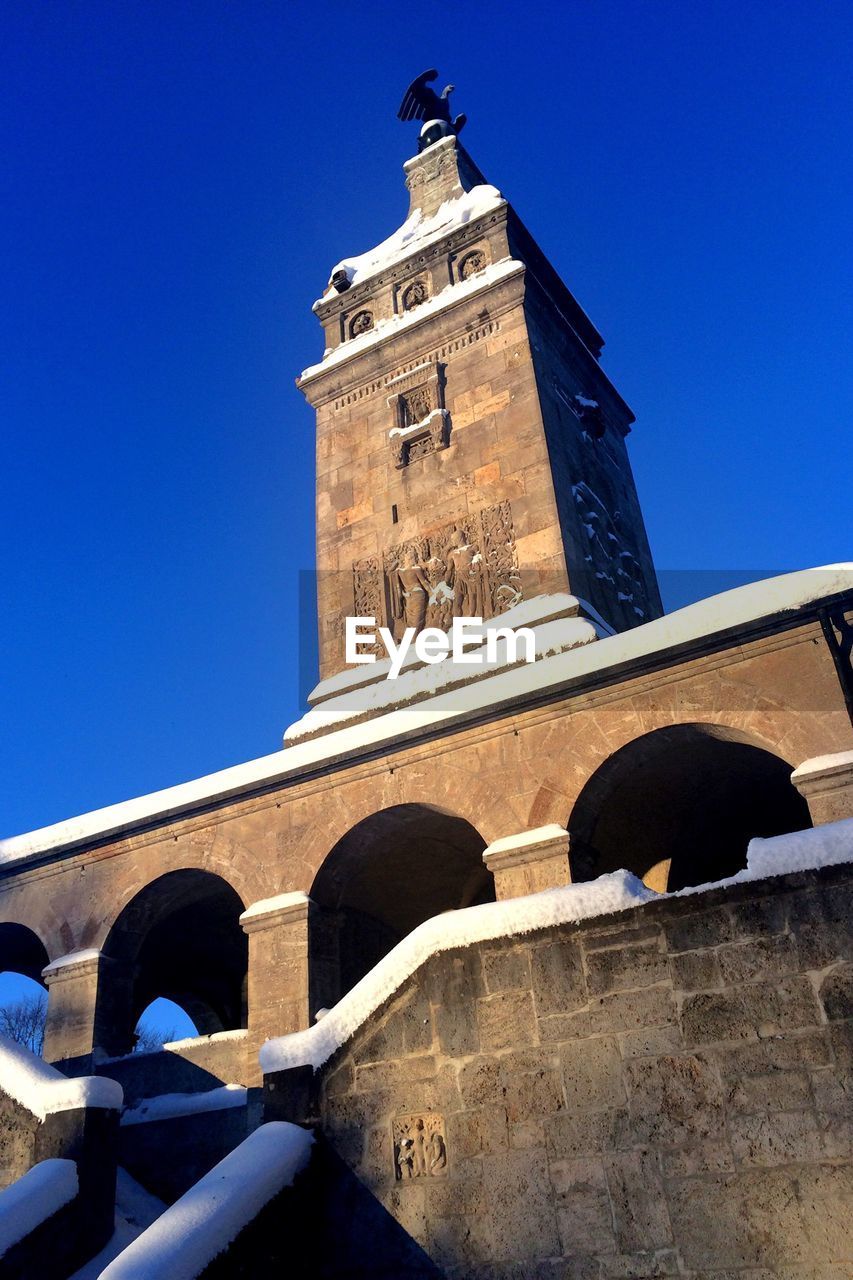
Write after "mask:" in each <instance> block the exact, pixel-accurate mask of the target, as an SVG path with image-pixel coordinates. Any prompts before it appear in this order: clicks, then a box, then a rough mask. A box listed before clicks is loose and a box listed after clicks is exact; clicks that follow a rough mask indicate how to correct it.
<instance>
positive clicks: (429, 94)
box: [397, 67, 467, 151]
mask: <svg viewBox="0 0 853 1280" xmlns="http://www.w3.org/2000/svg"><path fill="white" fill-rule="evenodd" d="M437 79H438V71H437V70H436V69H435V67H432V68H431V69H430V70H429V71H422V72H421V74H420V75H419V76H417V77H416V79H414V80H413V81H412V83H411V84H410V85H409V87H408V89H407V90H406V92H405V93H404V94H403V101H402V102H401V103H400V109H399V111H398V112H397V118H398V120H403V121H407V120H423V121H424V127H423V129H422V130H421V136H420V139H419V142H418V150H419V151H423V150H424V149H425V148H426V147H430V146H432V144H433V143H434V142H438V140H439V138H446V137H448V136H449V135H450V134H457V133H459V132H460V131H461V129H462V127H463V126H464V124H465V121H466V119H467V116H464V115H459V116H457V117H456V119H455V120H454V119H453V118H452V117H451V114H450V95H451V93H453V92H455V87H456V86H455V85H452V84H449V85H447V86H446V87H445V88H444V89H442V91H441V93H436V91H435V89H432V88H430V85H431V83H432V81H433V80H437Z"/></svg>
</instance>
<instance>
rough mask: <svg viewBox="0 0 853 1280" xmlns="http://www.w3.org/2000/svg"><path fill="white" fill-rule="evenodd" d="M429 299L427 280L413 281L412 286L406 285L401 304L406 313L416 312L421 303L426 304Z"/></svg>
mask: <svg viewBox="0 0 853 1280" xmlns="http://www.w3.org/2000/svg"><path fill="white" fill-rule="evenodd" d="M428 297H429V289H428V288H427V283H426V281H425V280H413V281H412V283H411V284H409V285H406V288H405V289H404V290H403V293H402V296H401V299H400V301H401V303H402V306H403V310H404V311H414V309H415V307H419V306H420V305H421V303H423V302H426V300H427V298H428Z"/></svg>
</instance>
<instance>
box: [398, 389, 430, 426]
mask: <svg viewBox="0 0 853 1280" xmlns="http://www.w3.org/2000/svg"><path fill="white" fill-rule="evenodd" d="M401 399H402V404H403V426H404V427H411V426H414V424H415V423H416V422H423V420H424V418H428V417H429V415H430V413H431V412H432V409H433V403H432V397H431V396H430V393H429V387H426V386H423V387H415V388H414V389H413V390H412V391H407V392H406V393H405V395H403V396H402V397H401Z"/></svg>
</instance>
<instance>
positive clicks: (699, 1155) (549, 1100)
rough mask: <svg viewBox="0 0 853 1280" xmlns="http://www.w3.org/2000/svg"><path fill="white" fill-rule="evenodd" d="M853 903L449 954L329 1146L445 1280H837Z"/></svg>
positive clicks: (734, 907) (387, 1014)
mask: <svg viewBox="0 0 853 1280" xmlns="http://www.w3.org/2000/svg"><path fill="white" fill-rule="evenodd" d="M852 908H853V869H851V868H849V867H848V868H835V869H831V870H826V871H824V872H821V873H809V874H801V875H797V876H788V877H784V878H780V879H774V880H769V881H764V882H761V883H757V884H752V885H739V886H734V887H729V888H727V889H718V890H714V891H711V892H708V893H704V894H699V895H694V896H688V897H684V898H680V899H661V901H659V902H653V903H651V904H648V905H646V906H644V907H642V908H639V909H637V910H634V911H632V912H624V913H621V914H620V915H619V916H611V917H610V918H608V919H598V920H590V921H587V922H584V923H582V924H580V925H575V926H567V927H563V928H560V929H551V930H547V931H543V932H540V933H537V934H533V935H530V936H528V937H526V938H524V939H521V940H517V939H516V940H513V939H508V940H506V941H503V942H491V943H488V944H481V945H477V946H472V947H470V948H467V949H463V950H459V951H456V952H453V953H448V954H445V955H441V956H438V957H435V958H434V959H433V960H431V961H430V962H428V963H427V964H426V965H424V966H423V967H422V968H421V969H420V970H419V971H418V972H417V973H416V974H415V975H414V976H413V977H412V978H411V979H409V980H408V981H407V982H406V983H405V984H404V985H403V987H402V988H401V990H400V992H399V994H398V996H397V997H395V999H394V1000H393V1002H392V1003H391V1004H390V1005H389V1006H387V1007H386V1008H385V1009H384V1010H383V1011H381V1013H380V1014H378V1015H377V1016H376V1017H374V1018H372V1019H371V1020H370V1021H369V1023H368V1024H367V1025H365V1026H364V1027H363V1028H362V1029H361V1031H360V1032H359V1033H358V1034H357V1035H356V1036H355V1037H354V1038H353V1040H352V1041H351V1042H350V1043H349V1045H348V1046H346V1047H345V1049H344V1050H342V1051H341V1053H340V1054H339V1055H338V1057H337V1058H336V1059H335V1060H333V1061H332V1062H331V1063H330V1064H329V1066H328V1067H327V1068H326V1069H325V1071H324V1072H323V1073H322V1075H321V1078H320V1081H319V1094H318V1096H317V1098H316V1100H315V1109H316V1111H317V1113H318V1115H319V1118H320V1123H321V1126H322V1129H323V1131H324V1133H325V1134H326V1135H327V1136H328V1138H329V1139H330V1141H331V1142H332V1144H333V1145H334V1147H335V1148H336V1149H337V1151H338V1152H339V1153H340V1155H341V1156H342V1157H343V1158H344V1160H346V1162H347V1163H348V1164H349V1165H350V1166H351V1167H352V1169H353V1170H354V1172H355V1174H356V1175H357V1177H358V1178H359V1179H360V1180H361V1181H362V1182H363V1183H364V1184H366V1185H367V1187H369V1188H370V1189H371V1190H372V1191H373V1192H374V1194H375V1195H376V1197H377V1198H378V1200H379V1201H380V1203H381V1204H382V1205H383V1206H384V1207H385V1208H386V1209H387V1210H388V1211H389V1212H390V1213H392V1214H393V1215H394V1217H395V1218H396V1219H397V1220H398V1221H399V1222H400V1223H401V1224H402V1225H403V1226H404V1227H405V1228H406V1230H407V1231H409V1232H410V1233H411V1235H412V1236H413V1237H414V1238H415V1240H417V1241H418V1242H419V1243H420V1244H421V1245H422V1246H423V1247H424V1249H425V1250H426V1251H427V1253H428V1254H429V1255H430V1256H431V1257H432V1258H433V1259H434V1261H435V1262H436V1263H437V1264H438V1265H439V1266H441V1267H442V1269H444V1270H445V1272H446V1274H447V1275H448V1276H450V1277H462V1276H465V1277H469V1276H470V1277H485V1276H488V1277H489V1278H490V1280H498V1278H500V1280H503V1278H504V1277H506V1278H507V1280H508V1278H509V1277H513V1280H516V1278H518V1280H521V1277H524V1278H525V1280H529V1278H530V1277H540V1276H542V1277H545V1276H547V1277H554V1278H556V1277H558V1276H559V1277H564V1276H571V1277H584V1278H586V1277H596V1280H603V1278H604V1277H614V1278H615V1277H622V1278H624V1280H627V1278H628V1277H640V1276H652V1275H655V1276H657V1275H668V1274H679V1275H688V1276H692V1277H695V1280H699V1277H715V1278H716V1280H724V1278H725V1280H731V1277H732V1275H733V1273H735V1272H736V1273H737V1274H738V1275H739V1276H741V1275H742V1276H743V1277H744V1280H775V1278H777V1277H778V1278H779V1280H782V1277H784V1280H794V1278H795V1277H803V1280H806V1277H808V1280H840V1278H841V1276H843V1275H849V1274H850V1270H849V1268H850V1267H851V1265H853V1229H851V1215H850V1204H851V1203H853V1200H851V1197H853V1160H851V1113H850V1087H851V1060H853V1035H851V1031H852V1030H853V1022H851V1017H853V1007H851V990H853V964H851V958H853V957H851V952H853V940H852V939H851V917H853V910H851V909H852ZM270 1096H271V1097H275V1095H270ZM279 1096H280V1095H279ZM294 1118H295V1117H294ZM434 1132H437V1133H438V1135H439V1137H438V1138H437V1139H433V1138H432V1137H431V1135H432V1133H434ZM419 1135H422V1136H423V1137H424V1138H426V1142H425V1143H423V1152H422V1153H421V1152H420V1150H419V1146H420V1137H419ZM744 1269H745V1270H744Z"/></svg>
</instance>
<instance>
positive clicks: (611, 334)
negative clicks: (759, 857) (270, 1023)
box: [0, 0, 853, 835]
mask: <svg viewBox="0 0 853 1280" xmlns="http://www.w3.org/2000/svg"><path fill="white" fill-rule="evenodd" d="M0 21H2V31H0V61H2V67H0V72H2V74H0V85H2V88H0V93H2V98H3V102H2V111H1V112H0V129H2V134H3V136H2V151H3V156H4V160H3V166H2V176H0V183H2V191H0V257H2V269H1V270H0V279H2V285H3V294H4V296H3V305H2V308H0V326H2V335H0V346H1V347H2V365H0V421H2V429H3V475H4V485H3V498H4V502H3V513H2V514H3V519H2V529H3V539H2V578H0V592H2V655H1V656H2V689H1V690H0V722H2V735H0V752H2V759H0V788H1V789H2V798H0V834H4V835H5V834H12V833H14V832H18V831H21V830H27V829H29V828H32V827H36V826H40V825H43V824H45V823H48V822H52V821H56V820H59V819H61V818H63V817H66V816H69V815H71V814H73V813H78V812H82V811H85V810H87V809H90V808H94V807H96V806H100V805H103V804H108V803H111V802H113V801H116V800H121V799H124V798H126V797H128V796H132V795H138V794H141V793H144V792H147V791H150V790H153V789H155V788H158V787H163V786H168V785H170V784H172V783H175V782H179V781H182V780H184V779H186V778H190V777H194V776H198V775H200V774H203V773H206V772H209V771H211V770H213V769H218V768H221V767H223V766H225V765H228V764H232V763H235V762H238V761H241V760H245V759H249V758H251V757H253V756H256V755H262V754H264V753H266V752H268V751H272V750H275V749H276V748H277V747H278V745H279V743H280V737H281V732H282V730H283V728H284V727H285V725H286V724H287V723H289V722H290V721H291V720H292V719H294V718H295V717H296V716H297V714H298V713H299V710H300V707H299V695H298V687H297V684H298V682H297V674H298V672H297V667H298V663H297V655H296V653H295V646H294V641H293V636H294V635H295V633H296V630H297V616H296V615H297V604H298V586H297V573H298V570H299V569H301V568H310V567H311V565H312V559H313V420H312V415H311V413H310V411H309V410H308V408H307V406H306V405H305V404H304V403H303V401H302V398H301V396H300V395H299V393H298V392H297V391H296V390H295V388H294V385H293V379H294V377H295V375H296V374H297V373H298V372H299V370H300V369H301V368H302V367H303V366H305V365H307V364H309V363H311V362H312V361H314V360H316V359H317V358H318V357H319V354H320V352H321V349H322V341H321V335H320V330H319V327H318V325H317V323H316V321H315V319H314V317H313V315H312V313H311V303H312V301H313V299H314V298H316V297H317V296H318V294H319V293H320V292H321V290H322V288H323V286H324V285H325V282H326V279H327V276H328V271H329V268H330V267H331V266H332V264H333V263H334V262H335V261H336V260H337V259H338V258H340V257H342V256H343V255H344V254H347V253H352V252H358V251H361V250H363V249H365V248H367V247H369V246H370V245H371V244H374V243H376V242H377V241H378V240H380V239H382V238H383V237H384V236H385V235H387V234H388V233H389V232H390V231H391V230H393V229H394V227H396V226H397V225H398V224H399V222H400V221H401V220H402V218H403V216H404V214H405V209H406V199H405V191H404V188H403V181H402V174H401V165H402V162H403V160H404V159H405V158H406V157H407V155H409V154H411V152H412V150H413V149H414V138H415V131H414V129H413V127H412V126H403V125H401V124H399V123H398V121H397V120H396V119H395V112H396V108H397V105H398V102H399V99H400V96H401V93H402V90H403V89H404V87H405V85H406V83H407V82H408V81H409V79H411V78H412V77H413V76H414V75H415V74H417V73H418V72H419V71H421V70H422V69H423V68H424V67H426V66H429V65H437V66H438V67H440V68H441V73H442V76H443V77H445V76H446V77H447V79H453V81H454V82H455V83H456V84H457V86H458V92H457V94H456V96H455V98H454V107H455V108H456V109H457V110H460V111H465V112H467V114H468V116H469V120H470V123H469V125H468V127H467V129H466V133H465V142H466V145H467V146H468V147H469V149H470V150H471V152H472V153H473V155H474V157H475V159H476V160H477V162H478V163H479V164H480V166H481V167H482V168H483V170H484V171H485V173H486V175H487V177H488V178H489V180H490V181H492V182H494V183H495V184H496V185H497V186H499V187H500V188H501V190H502V191H503V192H504V194H506V195H507V196H508V197H509V198H510V199H511V200H512V201H513V202H514V203H515V206H516V208H517V209H518V211H519V213H520V214H521V216H522V218H523V219H524V220H525V221H526V223H527V225H528V226H529V227H530V229H531V231H532V232H533V234H534V236H535V237H536V238H537V240H538V241H539V243H540V244H541V245H542V247H543V248H544V249H545V251H546V252H547V253H548V254H549V255H550V256H551V258H552V260H553V261H554V263H555V265H556V266H557V268H558V269H559V270H560V272H561V273H562V274H563V276H564V277H565V279H566V281H567V282H568V284H569V286H570V287H571V288H572V290H573V291H574V292H575V293H576V295H577V296H578V298H579V299H580V301H581V302H582V304H583V305H584V306H585V307H586V309H587V310H588V311H589V313H590V315H591V316H592V318H593V320H594V321H595V323H596V324H597V325H598V326H599V328H600V329H601V330H602V332H603V333H604V335H605V338H606V342H607V345H606V349H605V353H604V364H605V367H606V369H607V371H608V372H609V374H610V375H611V377H612V378H613V379H614V381H615V383H616V385H617V387H618V388H619V389H620V391H621V392H622V393H623V394H624V396H625V398H626V399H627V400H628V402H629V403H630V404H631V405H632V407H633V408H634V411H635V412H636V414H637V419H638V421H637V425H636V428H635V431H634V434H633V436H632V437H631V448H632V458H633V463H634V467H635V472H636V477H637V483H638V486H639V490H640V495H641V499H642V501H643V503H644V507H645V512H646V519H647V524H648V529H649V534H650V537H651V542H652V548H653V551H654V554H655V557H656V560H657V563H658V565H659V566H661V567H662V568H664V569H690V570H693V569H697V570H709V571H710V570H715V571H718V570H723V569H726V570H745V571H747V572H748V573H750V572H757V570H758V569H762V570H765V571H767V570H777V569H778V570H782V569H787V568H795V567H801V566H804V565H810V564H821V563H826V562H829V561H834V560H838V559H843V558H847V557H849V556H850V551H851V547H850V536H849V535H850V523H851V522H850V516H849V513H850V490H851V461H850V449H849V444H848V433H849V423H850V418H851V408H853V389H851V379H850V373H849V359H848V355H849V349H850V335H851V324H850V320H851V308H853V288H851V258H853V251H852V250H851V226H853V199H851V195H853V191H851V186H852V185H853V184H851V158H850V137H849V126H850V120H851V119H853V80H851V75H850V64H849V51H850V42H851V34H853V6H851V5H850V3H849V0H843V2H842V0H838V2H833V0H830V2H828V3H820V2H819V3H814V0H810V2H807V0H787V2H785V0H757V2H756V3H753V4H749V5H744V4H743V3H742V2H734V0H720V2H710V3H702V2H700V0H696V2H695V3H684V0H677V2H676V0H672V2H667V0H664V2H658V0H655V3H651V4H649V3H647V2H646V0H583V2H581V0H575V2H574V3H572V2H566V0H562V2H561V3H539V4H535V3H534V4H527V5H519V4H513V5H509V4H506V3H468V4H464V5H455V6H452V7H449V8H448V7H446V6H445V7H441V6H436V5H435V4H429V5H421V4H417V3H411V2H409V3H407V4H400V3H385V2H376V0H373V2H372V3H370V4H367V5H355V4H352V3H338V2H335V0H332V2H328V0H327V3H325V4H322V5H318V4H316V3H315V4H310V5H309V4H307V3H292V2H291V3H284V2H282V0H280V2H278V3H259V2H257V0H241V2H240V3H238V4H235V3H226V2H225V0H196V2H195V3H193V2H192V0H189V2H184V3H174V2H173V0H170V2H168V3H165V2H162V0H146V2H145V3H133V2H131V0H123V2H122V3H119V4H116V3H113V2H112V0H111V2H110V3H106V2H102V0H85V2H75V0H64V2H63V3H62V4H50V3H32V0H7V3H6V4H5V5H4V6H3V10H2V19H0ZM714 581H717V578H716V576H715V575H714V574H709V575H708V576H707V578H705V577H702V576H700V577H698V578H697V579H695V583H696V584H699V585H698V586H694V589H693V594H703V591H702V589H701V587H702V586H703V585H704V584H705V583H711V582H714ZM664 588H665V593H666V592H667V591H668V588H667V580H666V579H665V580H664ZM674 591H675V588H672V590H671V591H669V599H670V603H673V602H674V597H673V592H674Z"/></svg>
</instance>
